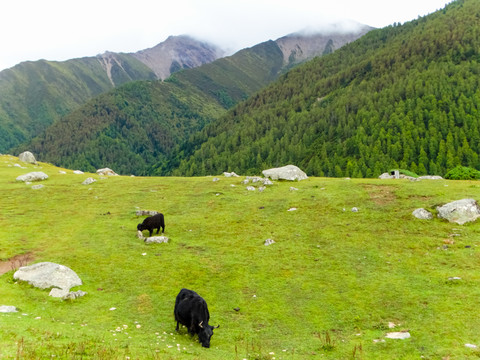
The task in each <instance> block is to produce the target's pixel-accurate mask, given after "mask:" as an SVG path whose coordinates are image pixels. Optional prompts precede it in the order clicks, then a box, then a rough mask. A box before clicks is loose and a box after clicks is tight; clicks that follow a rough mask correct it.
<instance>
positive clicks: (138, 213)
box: [135, 210, 158, 216]
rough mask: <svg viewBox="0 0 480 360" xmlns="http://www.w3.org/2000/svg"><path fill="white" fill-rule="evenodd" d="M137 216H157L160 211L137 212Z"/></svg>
mask: <svg viewBox="0 0 480 360" xmlns="http://www.w3.org/2000/svg"><path fill="white" fill-rule="evenodd" d="M135 214H136V215H137V216H153V215H157V214H158V211H155V210H137V211H136V213H135Z"/></svg>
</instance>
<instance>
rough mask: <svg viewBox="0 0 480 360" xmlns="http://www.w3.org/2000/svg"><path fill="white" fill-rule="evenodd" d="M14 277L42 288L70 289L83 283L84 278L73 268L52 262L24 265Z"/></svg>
mask: <svg viewBox="0 0 480 360" xmlns="http://www.w3.org/2000/svg"><path fill="white" fill-rule="evenodd" d="M13 278H14V279H15V280H20V281H26V282H28V283H29V284H30V285H32V286H35V287H37V288H40V289H49V288H51V287H57V288H60V289H64V290H67V291H68V290H70V288H72V287H74V286H79V285H82V280H81V279H80V278H79V277H78V275H77V274H76V273H75V272H74V271H73V270H72V269H70V268H68V267H66V266H64V265H59V264H55V263H52V262H41V263H37V264H33V265H30V266H22V267H21V268H20V269H18V270H17V271H16V272H15V273H14V274H13Z"/></svg>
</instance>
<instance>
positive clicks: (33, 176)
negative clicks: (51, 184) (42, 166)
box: [17, 171, 48, 182]
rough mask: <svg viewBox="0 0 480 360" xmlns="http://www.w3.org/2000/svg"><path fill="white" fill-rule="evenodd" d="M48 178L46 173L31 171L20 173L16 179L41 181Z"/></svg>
mask: <svg viewBox="0 0 480 360" xmlns="http://www.w3.org/2000/svg"><path fill="white" fill-rule="evenodd" d="M46 179H48V175H47V174H45V173H44V172H41V171H33V172H30V173H28V174H24V175H20V176H18V177H17V181H24V182H27V181H41V180H46Z"/></svg>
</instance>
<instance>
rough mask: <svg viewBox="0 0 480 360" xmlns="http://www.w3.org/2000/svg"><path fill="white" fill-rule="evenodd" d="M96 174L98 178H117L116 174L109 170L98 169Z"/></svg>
mask: <svg viewBox="0 0 480 360" xmlns="http://www.w3.org/2000/svg"><path fill="white" fill-rule="evenodd" d="M97 174H98V175H100V176H118V174H117V173H116V172H115V171H113V170H112V169H109V168H103V169H98V170H97Z"/></svg>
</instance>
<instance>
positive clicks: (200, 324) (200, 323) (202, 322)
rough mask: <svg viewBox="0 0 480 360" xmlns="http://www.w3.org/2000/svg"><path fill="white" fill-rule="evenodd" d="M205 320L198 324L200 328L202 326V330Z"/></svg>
mask: <svg viewBox="0 0 480 360" xmlns="http://www.w3.org/2000/svg"><path fill="white" fill-rule="evenodd" d="M202 324H203V320H202V321H201V322H200V324H198V326H200V327H201V328H202V329H203V325H202Z"/></svg>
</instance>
